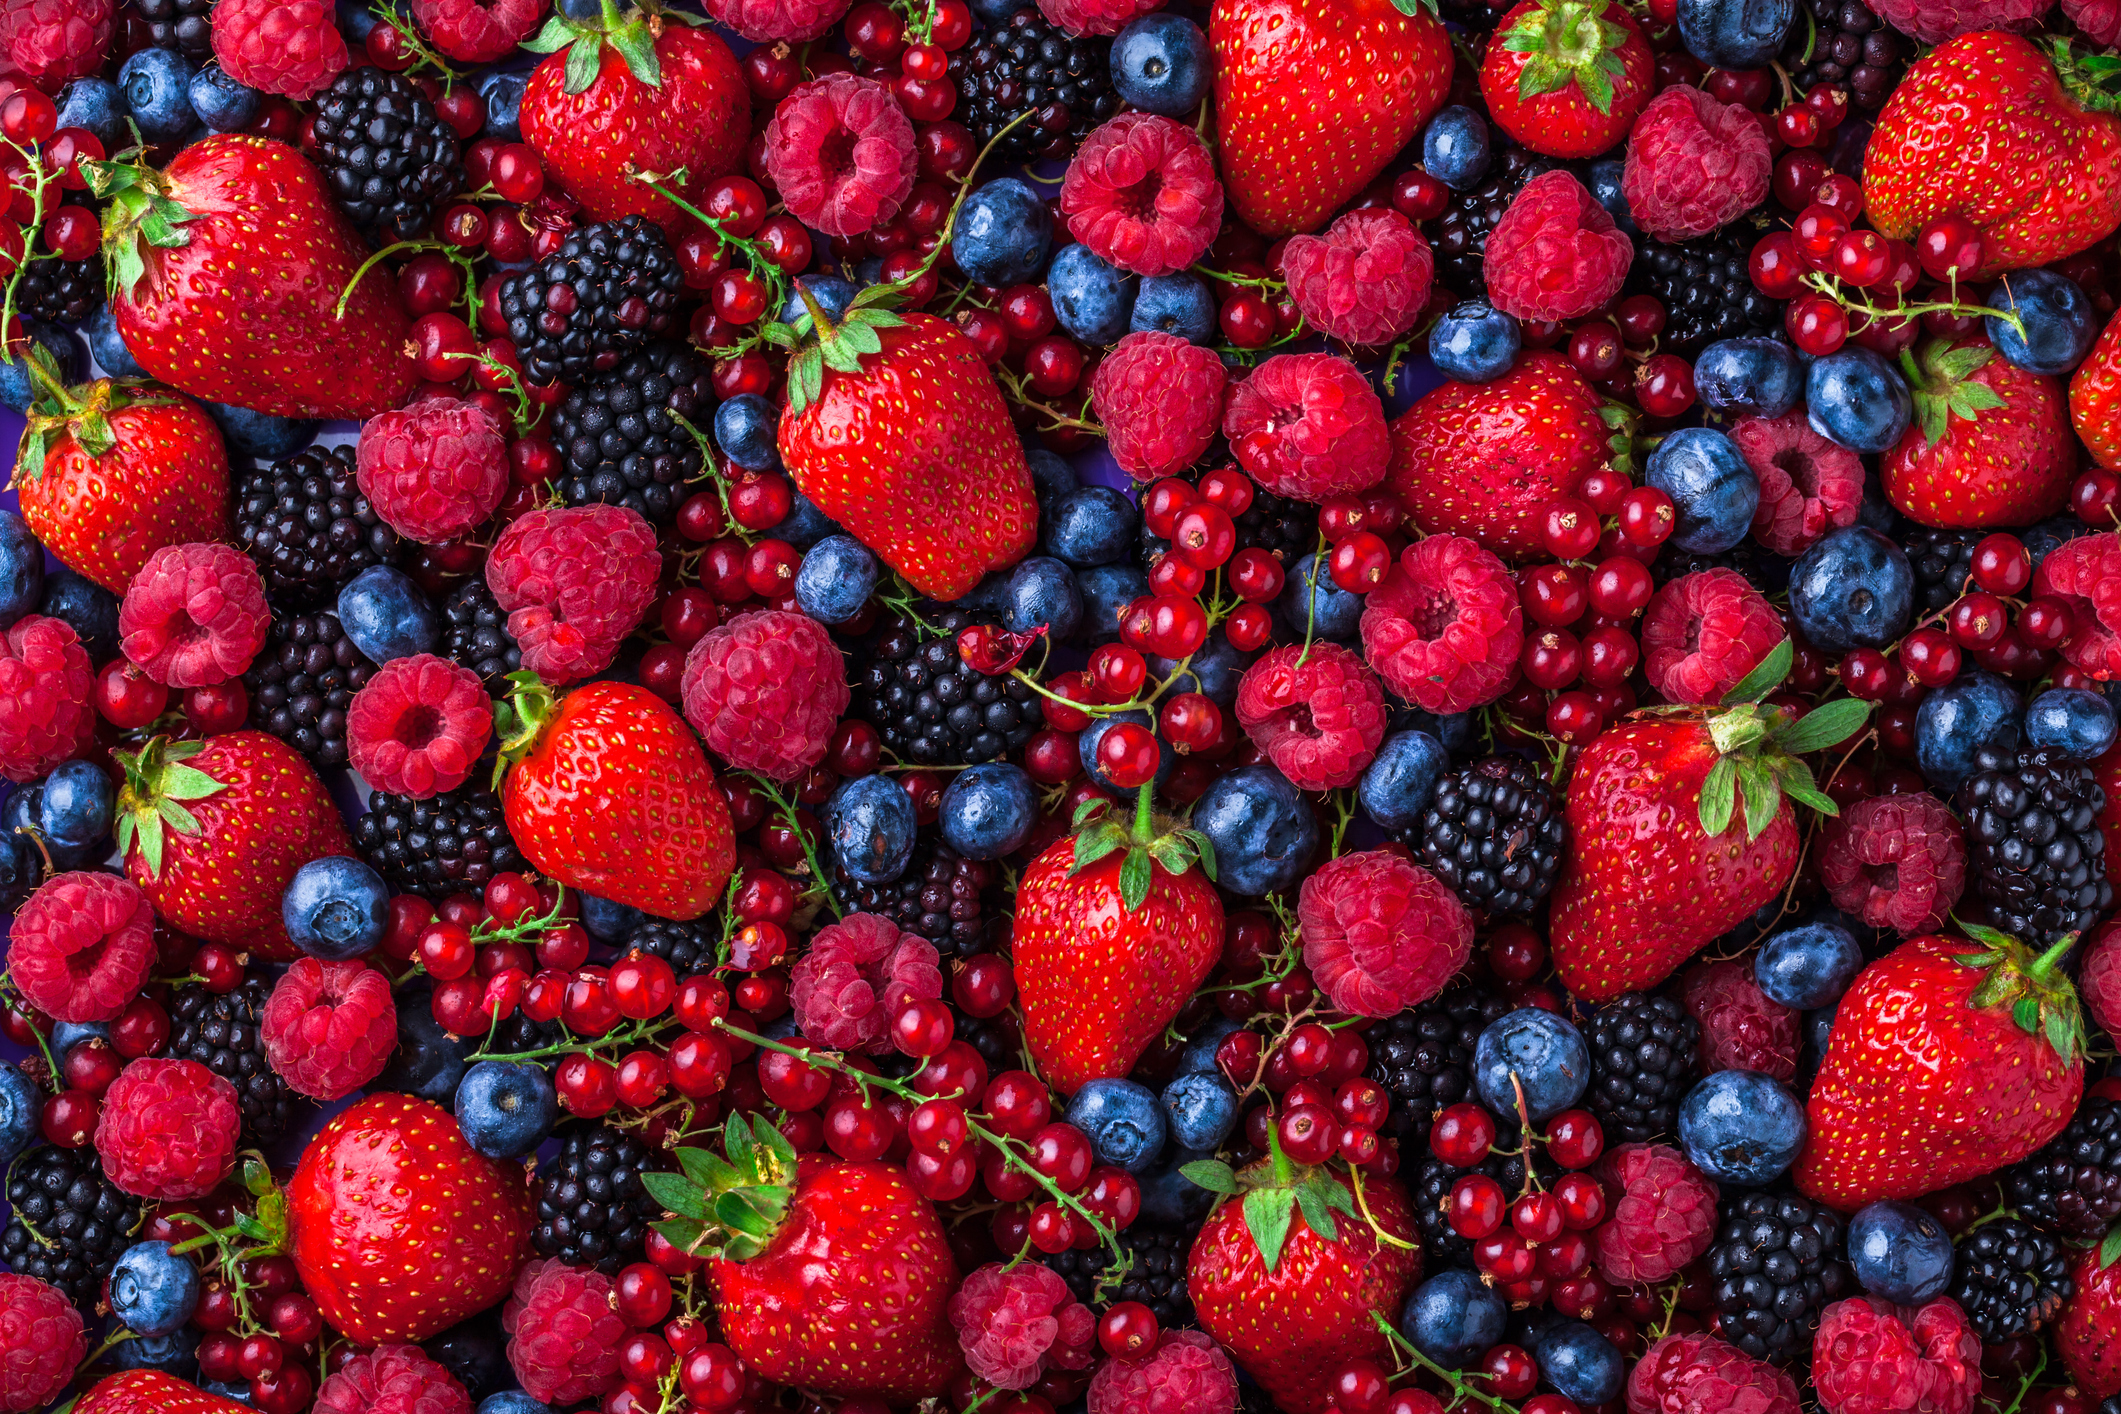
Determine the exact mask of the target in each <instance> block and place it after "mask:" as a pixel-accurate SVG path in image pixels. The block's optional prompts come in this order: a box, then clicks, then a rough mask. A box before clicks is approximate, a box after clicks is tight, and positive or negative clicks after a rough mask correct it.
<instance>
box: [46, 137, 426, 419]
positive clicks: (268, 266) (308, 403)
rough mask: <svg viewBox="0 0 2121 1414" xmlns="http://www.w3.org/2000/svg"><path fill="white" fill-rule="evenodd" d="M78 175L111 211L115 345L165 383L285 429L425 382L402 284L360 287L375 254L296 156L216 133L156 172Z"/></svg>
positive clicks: (377, 274) (106, 231)
mask: <svg viewBox="0 0 2121 1414" xmlns="http://www.w3.org/2000/svg"><path fill="white" fill-rule="evenodd" d="M81 166H82V170H83V172H84V173H85V174H86V175H87V177H88V181H89V185H90V188H91V189H92V190H93V191H94V192H95V194H96V195H97V196H99V197H107V198H109V200H110V203H111V205H110V210H109V212H108V213H107V214H106V215H105V216H104V218H103V244H104V253H105V254H106V255H107V256H108V257H109V259H110V263H111V270H112V282H111V308H112V311H113V312H114V313H115V315H116V316H117V321H118V332H119V334H121V335H122V336H123V337H124V339H125V347H126V348H128V349H130V350H131V351H132V355H133V357H134V358H136V359H138V360H139V361H140V366H141V367H143V368H145V369H146V370H147V371H148V372H149V373H150V374H151V375H153V376H154V377H155V378H156V379H157V380H159V381H160V382H163V383H167V384H169V385H170V386H171V387H173V388H178V389H181V390H182V391H184V392H186V393H189V394H191V395H192V396H193V397H195V398H203V399H206V400H207V401H210V402H219V403H235V404H237V405H239V406H241V407H247V408H255V409H256V410H257V411H259V412H269V413H274V414H276V415H278V416H281V417H372V416H374V415H375V414H377V413H379V412H384V411H386V410H388V409H390V408H394V407H396V406H397V405H398V404H399V403H401V402H403V401H404V400H405V397H406V395H407V394H408V393H410V392H411V391H412V389H413V386H414V384H415V383H417V382H418V380H419V375H418V374H417V372H416V371H415V369H414V364H413V356H412V352H413V351H412V345H411V342H410V340H409V339H408V338H407V333H408V331H409V330H410V329H411V327H412V324H411V320H410V318H409V317H408V316H407V315H406V313H405V306H404V304H403V302H402V301H401V300H400V299H399V297H398V284H397V281H396V280H394V279H392V278H391V276H390V273H389V272H388V271H387V270H384V269H381V268H376V267H371V268H368V269H367V270H366V271H365V273H362V272H363V266H364V263H366V262H368V259H369V250H368V246H367V243H366V242H364V241H363V240H362V239H361V237H360V236H359V235H358V234H357V233H356V232H355V231H354V228H353V226H352V224H351V223H349V222H348V221H347V219H346V217H345V215H344V214H342V213H341V212H340V210H339V208H338V207H337V206H336V205H335V204H334V203H333V202H332V199H331V194H330V193H329V192H328V191H326V190H325V186H324V179H323V178H322V177H321V176H319V175H318V173H317V169H316V168H315V167H314V166H312V165H311V164H310V161H309V159H308V158H306V157H304V156H303V155H302V154H301V153H300V152H299V151H297V150H296V149H295V148H294V147H292V146H290V145H289V144H287V143H284V142H274V141H272V140H270V139H267V138H261V137H248V136H245V135H243V134H241V133H215V134H213V135H212V136H209V137H205V138H201V139H200V140H199V141H198V142H195V143H193V144H192V145H191V146H189V147H187V148H185V149H184V150H183V151H182V152H179V153H178V154H177V157H176V160H175V161H173V162H171V163H170V164H169V167H168V168H167V169H166V170H164V171H161V172H157V171H154V170H153V169H151V168H147V167H134V166H121V165H118V164H116V163H109V162H84V163H82V164H81ZM357 273H360V278H359V281H358V282H356V280H355V275H356V274H357Z"/></svg>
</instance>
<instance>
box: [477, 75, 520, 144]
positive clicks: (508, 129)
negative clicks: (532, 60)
mask: <svg viewBox="0 0 2121 1414" xmlns="http://www.w3.org/2000/svg"><path fill="white" fill-rule="evenodd" d="M529 86H530V75H528V74H511V73H504V72H503V71H501V70H499V69H495V70H493V71H492V72H490V73H486V74H482V75H480V77H479V97H481V98H483V99H485V100H486V136H487V137H490V138H494V139H496V140H497V141H500V142H521V141H522V140H523V90H524V89H526V88H528V87H529Z"/></svg>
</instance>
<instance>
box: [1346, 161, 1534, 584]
mask: <svg viewBox="0 0 2121 1414" xmlns="http://www.w3.org/2000/svg"><path fill="white" fill-rule="evenodd" d="M1489 136H1490V138H1491V140H1492V147H1491V149H1490V150H1492V151H1494V152H1495V153H1496V154H1497V157H1496V160H1495V161H1494V162H1493V163H1492V164H1491V165H1490V166H1489V168H1488V176H1487V180H1485V181H1483V182H1482V183H1481V184H1480V185H1479V186H1477V187H1475V188H1473V190H1471V191H1465V192H1456V193H1453V195H1452V197H1451V202H1450V205H1448V206H1446V207H1444V209H1443V212H1442V214H1441V215H1439V216H1438V217H1437V218H1436V220H1435V222H1434V224H1433V225H1432V226H1431V228H1430V230H1431V234H1430V236H1429V245H1430V246H1431V248H1433V249H1434V250H1435V252H1436V278H1437V280H1438V281H1439V282H1440V283H1442V284H1443V285H1445V286H1447V287H1448V288H1449V289H1450V290H1451V292H1452V293H1454V294H1458V295H1462V296H1464V297H1465V298H1467V299H1474V298H1478V297H1480V296H1483V295H1485V294H1486V293H1487V289H1488V282H1487V277H1486V276H1485V275H1484V274H1483V273H1482V271H1481V261H1482V259H1483V258H1484V257H1485V256H1486V254H1487V249H1488V235H1489V233H1490V232H1492V231H1493V230H1494V229H1495V226H1496V223H1497V222H1499V221H1501V220H1502V217H1503V213H1504V212H1506V211H1508V210H1509V209H1510V203H1511V202H1513V201H1515V200H1516V199H1517V193H1519V192H1521V191H1523V190H1524V184H1525V183H1526V182H1529V181H1531V180H1532V178H1534V177H1536V176H1539V175H1540V174H1541V173H1544V172H1552V171H1556V170H1558V169H1559V168H1560V166H1561V164H1560V163H1559V162H1557V161H1555V160H1554V159H1553V158H1551V157H1542V156H1540V155H1539V154H1538V153H1536V152H1533V151H1531V150H1530V149H1528V148H1524V147H1520V146H1518V145H1517V144H1516V143H1514V142H1511V141H1510V140H1509V139H1508V138H1505V137H1504V136H1503V135H1502V133H1501V132H1500V131H1499V130H1497V129H1494V128H1492V127H1491V128H1490V130H1489ZM1307 548H1308V547H1307Z"/></svg>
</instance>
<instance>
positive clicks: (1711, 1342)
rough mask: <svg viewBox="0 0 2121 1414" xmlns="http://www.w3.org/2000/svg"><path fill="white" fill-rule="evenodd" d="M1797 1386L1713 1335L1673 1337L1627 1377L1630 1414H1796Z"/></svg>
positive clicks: (1645, 1356)
mask: <svg viewBox="0 0 2121 1414" xmlns="http://www.w3.org/2000/svg"><path fill="white" fill-rule="evenodd" d="M1798 1408H1799V1406H1798V1403H1797V1382H1796V1381H1795V1380H1792V1379H1791V1378H1790V1376H1789V1373H1788V1371H1785V1370H1779V1369H1777V1368H1776V1367H1775V1366H1773V1365H1770V1364H1769V1363H1768V1362H1767V1361H1765V1360H1755V1359H1754V1358H1753V1357H1752V1356H1750V1355H1748V1354H1746V1353H1745V1352H1744V1351H1743V1350H1740V1349H1739V1348H1738V1347H1737V1346H1735V1345H1732V1344H1731V1343H1730V1342H1729V1341H1726V1340H1721V1339H1719V1338H1717V1337H1716V1336H1713V1335H1701V1334H1685V1335H1668V1336H1666V1337H1664V1338H1663V1339H1662V1340H1660V1341H1658V1342H1657V1343H1656V1344H1655V1345H1653V1346H1651V1347H1650V1348H1649V1349H1648V1350H1647V1351H1645V1352H1644V1353H1643V1356H1642V1358H1641V1359H1640V1360H1638V1361H1637V1362H1636V1363H1635V1369H1634V1371H1633V1373H1631V1374H1630V1375H1629V1376H1628V1414H1797V1411H1798Z"/></svg>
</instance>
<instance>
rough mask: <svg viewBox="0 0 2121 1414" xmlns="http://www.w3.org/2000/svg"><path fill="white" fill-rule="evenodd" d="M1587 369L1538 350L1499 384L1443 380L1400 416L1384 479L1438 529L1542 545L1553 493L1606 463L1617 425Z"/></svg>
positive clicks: (1507, 548)
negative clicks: (1607, 416)
mask: <svg viewBox="0 0 2121 1414" xmlns="http://www.w3.org/2000/svg"><path fill="white" fill-rule="evenodd" d="M1601 407H1602V403H1601V402H1600V399H1599V397H1598V394H1596V393H1595V392H1593V391H1591V385H1590V384H1588V383H1586V382H1584V381H1583V375H1582V374H1581V373H1578V372H1577V371H1576V366H1575V365H1574V364H1572V363H1570V362H1569V361H1568V360H1567V359H1566V358H1564V357H1562V356H1561V355H1560V354H1558V353H1554V352H1552V351H1551V350H1534V351H1533V352H1531V353H1528V354H1526V355H1524V357H1522V358H1520V359H1519V360H1518V361H1517V366H1516V367H1514V368H1512V369H1511V370H1510V371H1509V372H1508V373H1506V374H1504V375H1503V376H1502V377H1500V378H1497V379H1496V380H1495V381H1493V382H1492V383H1445V384H1444V385H1443V386H1442V387H1440V388H1435V389H1432V390H1431V391H1430V392H1429V393H1427V394H1426V395H1425V396H1424V397H1423V398H1422V399H1421V401H1419V402H1417V403H1415V404H1414V406H1412V407H1410V408H1408V409H1407V410H1406V411H1405V412H1403V413H1401V414H1400V415H1399V417H1398V418H1397V419H1396V420H1395V421H1394V422H1393V423H1392V469H1391V470H1390V471H1389V472H1387V473H1386V474H1385V483H1384V484H1385V488H1386V489H1387V490H1389V491H1391V492H1393V493H1394V494H1395V495H1397V496H1398V497H1399V499H1400V501H1401V502H1402V503H1403V504H1404V505H1405V506H1406V508H1407V514H1408V515H1409V516H1411V517H1412V518H1413V519H1414V521H1415V522H1416V523H1417V524H1418V525H1419V526H1420V527H1421V529H1422V530H1423V531H1424V532H1426V533H1427V534H1430V535H1436V534H1443V533H1448V534H1452V535H1463V536H1466V537H1468V538H1470V539H1472V540H1476V541H1478V542H1479V543H1480V544H1481V546H1482V547H1483V548H1485V549H1487V550H1490V551H1492V552H1493V553H1495V554H1497V555H1501V556H1503V557H1504V558H1506V559H1526V558H1529V557H1531V556H1535V555H1540V554H1543V553H1544V551H1545V544H1544V542H1543V540H1542V539H1541V536H1540V516H1541V514H1542V513H1543V512H1544V510H1545V509H1546V504H1547V502H1549V501H1552V500H1554V499H1556V498H1557V497H1561V496H1570V495H1574V494H1575V491H1576V486H1577V483H1579V482H1581V481H1582V480H1583V478H1584V477H1585V476H1586V475H1588V474H1589V473H1591V472H1593V471H1596V470H1598V469H1599V468H1601V467H1603V466H1604V465H1605V464H1606V459H1607V457H1608V455H1609V454H1610V452H1611V446H1610V442H1611V439H1612V435H1613V434H1612V433H1611V432H1609V431H1608V429H1607V425H1606V422H1605V420H1604V417H1603V415H1602V413H1601Z"/></svg>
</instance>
